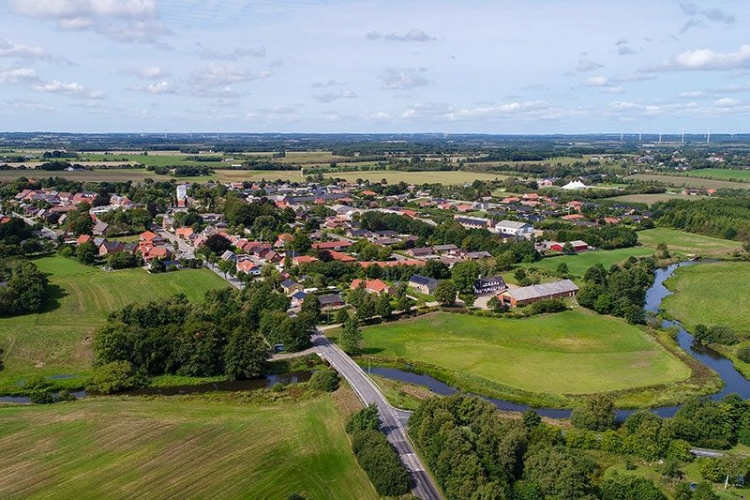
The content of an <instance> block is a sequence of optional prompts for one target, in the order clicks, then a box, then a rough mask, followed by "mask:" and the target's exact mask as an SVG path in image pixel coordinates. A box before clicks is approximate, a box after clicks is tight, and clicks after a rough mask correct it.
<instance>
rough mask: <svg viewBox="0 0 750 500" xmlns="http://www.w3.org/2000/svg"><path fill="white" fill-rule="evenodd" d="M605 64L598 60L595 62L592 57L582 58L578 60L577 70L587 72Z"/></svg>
mask: <svg viewBox="0 0 750 500" xmlns="http://www.w3.org/2000/svg"><path fill="white" fill-rule="evenodd" d="M602 67H603V66H602V65H601V64H599V63H598V62H594V61H592V60H591V59H581V60H580V61H578V66H576V71H578V72H580V73H585V72H586V71H594V70H595V69H599V68H602Z"/></svg>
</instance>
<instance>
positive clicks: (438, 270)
mask: <svg viewBox="0 0 750 500" xmlns="http://www.w3.org/2000/svg"><path fill="white" fill-rule="evenodd" d="M424 276H428V277H430V278H435V279H436V280H442V279H448V278H450V277H451V270H450V268H449V267H448V265H447V264H445V263H444V262H441V261H439V260H428V261H427V263H426V264H425V266H424Z"/></svg>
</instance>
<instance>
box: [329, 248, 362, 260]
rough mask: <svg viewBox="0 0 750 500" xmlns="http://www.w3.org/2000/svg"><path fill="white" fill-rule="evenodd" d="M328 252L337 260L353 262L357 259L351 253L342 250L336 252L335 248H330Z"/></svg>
mask: <svg viewBox="0 0 750 500" xmlns="http://www.w3.org/2000/svg"><path fill="white" fill-rule="evenodd" d="M328 253H329V254H330V255H331V258H332V259H333V260H335V261H337V262H354V261H356V260H357V259H355V258H354V256H353V255H349V254H348V253H344V252H337V251H336V250H330V251H329V252H328Z"/></svg>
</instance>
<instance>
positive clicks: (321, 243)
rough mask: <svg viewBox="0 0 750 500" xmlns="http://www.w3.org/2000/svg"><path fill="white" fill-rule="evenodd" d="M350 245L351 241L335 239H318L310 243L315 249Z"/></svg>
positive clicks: (335, 248) (347, 246)
mask: <svg viewBox="0 0 750 500" xmlns="http://www.w3.org/2000/svg"><path fill="white" fill-rule="evenodd" d="M350 246H352V242H351V241H346V240H336V241H318V242H316V243H313V244H312V247H313V249H315V250H343V249H344V248H349V247H350Z"/></svg>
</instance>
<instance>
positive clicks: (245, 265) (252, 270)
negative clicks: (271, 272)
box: [237, 260, 260, 276]
mask: <svg viewBox="0 0 750 500" xmlns="http://www.w3.org/2000/svg"><path fill="white" fill-rule="evenodd" d="M237 270H238V271H242V272H243V273H245V274H252V275H254V276H257V275H259V274H260V268H259V267H258V266H256V265H255V263H253V261H251V260H241V261H239V262H238V263H237Z"/></svg>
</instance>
